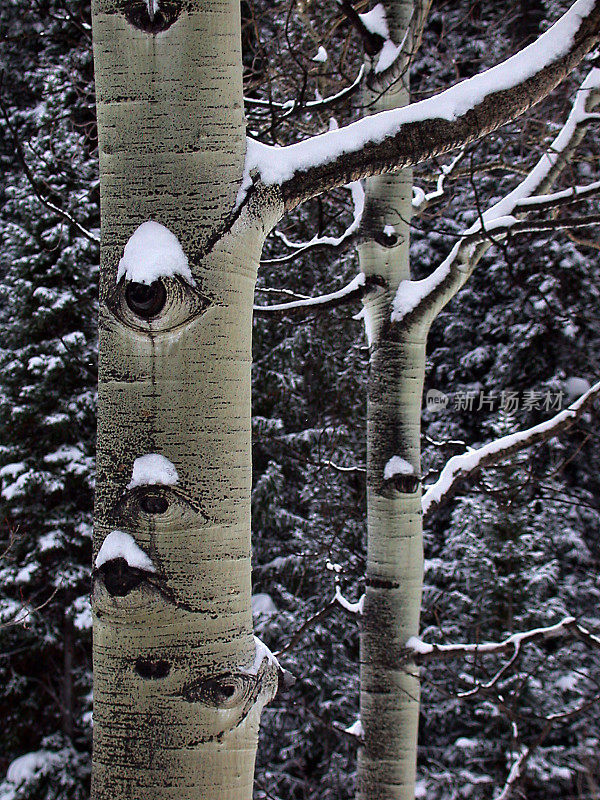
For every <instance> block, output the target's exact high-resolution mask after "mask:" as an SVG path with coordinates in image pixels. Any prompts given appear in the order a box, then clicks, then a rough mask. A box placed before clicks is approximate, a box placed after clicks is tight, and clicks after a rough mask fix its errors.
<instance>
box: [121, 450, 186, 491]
mask: <svg viewBox="0 0 600 800" xmlns="http://www.w3.org/2000/svg"><path fill="white" fill-rule="evenodd" d="M178 480H179V476H178V474H177V470H176V469H175V465H174V464H172V463H171V461H169V459H168V458H166V457H165V456H161V455H160V453H148V455H145V456H140V457H139V458H136V460H135V461H134V462H133V475H132V476H131V481H130V482H129V483H128V484H127V488H128V489H135V487H136V486H153V485H160V486H173V485H174V484H176V483H177V481H178Z"/></svg>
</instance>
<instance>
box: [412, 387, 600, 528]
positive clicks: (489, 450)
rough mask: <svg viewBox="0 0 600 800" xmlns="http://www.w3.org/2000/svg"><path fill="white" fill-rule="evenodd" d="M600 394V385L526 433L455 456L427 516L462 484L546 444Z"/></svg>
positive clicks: (431, 494) (433, 491)
mask: <svg viewBox="0 0 600 800" xmlns="http://www.w3.org/2000/svg"><path fill="white" fill-rule="evenodd" d="M599 394H600V381H599V382H598V383H596V384H594V385H593V386H592V387H591V388H590V389H588V391H587V392H585V394H583V395H582V396H581V397H580V398H579V399H578V400H576V401H575V402H574V403H571V405H570V406H569V407H568V408H565V409H564V410H563V411H560V412H559V413H558V414H556V415H555V416H554V417H551V418H550V419H548V420H545V422H540V424H539V425H534V426H533V427H532V428H528V429H527V430H524V431H517V432H516V433H511V434H509V435H508V436H502V437H501V438H500V439H496V440H495V441H494V442H490V443H489V444H486V445H484V446H483V447H479V448H478V449H476V450H469V451H468V452H466V453H462V454H461V455H457V456H453V457H452V458H451V459H450V460H449V461H448V462H447V464H446V465H445V467H444V468H443V470H442V472H441V474H440V477H439V478H438V479H437V481H436V482H435V483H434V484H432V485H431V486H429V487H427V489H426V491H425V493H424V495H423V500H422V505H423V516H427V515H428V514H430V513H431V512H432V511H434V510H435V509H437V508H439V507H440V506H442V505H444V503H446V502H447V501H448V500H449V499H450V498H451V497H453V496H454V494H455V493H456V490H457V488H458V486H459V484H460V482H461V481H463V480H465V479H467V478H469V477H471V476H472V475H474V474H476V473H477V472H479V470H481V469H483V468H484V467H490V466H493V465H494V464H498V463H499V462H500V461H502V460H503V459H505V458H508V456H510V455H512V454H513V453H516V452H518V451H519V450H523V449H524V448H526V447H531V446H532V445H534V444H539V443H540V442H545V441H546V440H548V439H551V438H552V437H553V436H556V435H557V434H558V433H561V432H562V431H564V430H566V429H567V428H569V427H570V426H571V425H573V423H574V422H576V421H577V420H578V419H579V418H580V417H581V416H582V414H584V412H585V411H586V410H587V408H588V407H589V406H590V405H591V404H592V403H593V401H594V400H595V399H596V397H598V395H599Z"/></svg>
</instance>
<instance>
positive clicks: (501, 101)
mask: <svg viewBox="0 0 600 800" xmlns="http://www.w3.org/2000/svg"><path fill="white" fill-rule="evenodd" d="M599 40H600V0H577V1H576V2H575V3H574V4H573V5H572V6H571V8H570V9H569V10H568V11H567V12H566V13H565V14H564V15H563V16H562V17H561V18H560V19H559V20H558V21H557V22H556V23H555V24H554V25H553V26H552V27H551V28H550V29H549V30H548V31H546V32H545V33H544V34H542V35H541V36H540V37H539V39H537V41H535V42H534V43H533V44H531V45H529V46H528V47H526V48H525V49H524V50H522V51H521V52H519V53H517V54H516V55H515V56H513V57H512V58H509V59H507V60H506V61H504V62H503V63H502V64H500V65H498V66H496V67H494V68H492V69H490V70H487V71H486V72H483V73H481V74H480V75H476V76H475V77H473V78H470V79H468V80H466V81H462V82H461V83H459V84H457V85H456V86H453V87H452V88H450V89H447V90H446V91H444V92H441V93H440V94H438V95H435V96H434V97H430V98H428V99H426V100H422V101H421V102H418V103H413V104H411V105H409V106H406V107H404V108H399V109H393V110H390V111H383V112H381V113H379V114H374V115H372V116H370V117H366V118H365V119H362V120H359V121H358V122H354V123H352V124H350V125H347V126H345V127H343V128H340V129H338V130H333V131H329V132H328V133H323V134H321V135H319V136H314V137H312V138H310V139H307V140H306V141H303V142H299V143H297V144H292V145H288V146H286V147H280V148H275V147H272V146H269V145H265V144H262V143H259V142H256V141H252V140H250V141H249V142H248V148H247V154H246V166H245V179H244V182H243V185H242V192H244V191H247V189H248V188H249V186H250V183H251V180H257V179H258V180H260V181H261V182H262V183H263V184H264V185H279V186H280V187H281V193H282V197H283V200H284V203H285V207H286V209H288V210H289V209H291V208H294V207H295V206H296V205H298V204H299V203H301V202H303V201H304V200H307V199H308V198H310V197H314V196H315V195H318V194H321V193H322V192H325V191H327V190H329V189H332V188H334V187H336V186H341V185H343V184H345V183H350V182H352V181H355V180H359V179H360V178H365V177H369V176H371V175H376V174H381V173H384V172H390V171H393V170H395V169H399V168H402V167H406V166H410V165H412V164H416V163H418V162H420V161H424V160H426V159H427V158H431V157H432V156H435V155H441V154H442V153H445V152H447V151H449V150H452V149H454V148H456V147H459V146H461V145H464V144H467V143H468V142H471V141H473V140H475V139H477V138H479V137H481V136H482V135H484V134H486V133H490V132H491V131H493V130H496V129H497V128H499V127H500V126H501V125H504V124H506V123H507V122H510V121H511V120H513V119H515V117H517V116H519V115H520V114H522V113H524V112H525V111H527V109H529V108H530V107H531V106H532V105H534V104H535V103H538V102H539V101H541V100H543V99H544V98H545V97H546V96H547V95H548V94H549V93H550V92H551V91H552V90H553V89H554V88H555V87H556V86H557V85H558V84H559V83H560V82H561V81H562V80H563V79H564V78H565V77H566V75H568V74H569V72H571V71H572V70H573V69H574V68H575V67H576V66H577V64H579V62H580V61H581V60H582V59H583V58H584V56H585V55H586V54H587V53H588V52H589V51H590V50H592V49H593V48H594V47H595V46H596V45H597V43H598V41H599Z"/></svg>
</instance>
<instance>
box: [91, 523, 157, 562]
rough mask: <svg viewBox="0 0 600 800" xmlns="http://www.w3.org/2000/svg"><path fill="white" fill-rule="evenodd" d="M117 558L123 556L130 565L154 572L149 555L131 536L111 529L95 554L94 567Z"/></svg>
mask: <svg viewBox="0 0 600 800" xmlns="http://www.w3.org/2000/svg"><path fill="white" fill-rule="evenodd" d="M117 558H124V559H125V561H126V562H127V564H128V565H129V566H130V567H135V568H136V569H143V570H144V571H145V572H156V569H155V568H154V564H153V563H152V560H151V559H150V556H148V555H147V554H146V553H144V551H143V550H142V548H141V547H140V546H139V545H138V544H136V542H135V539H134V538H133V536H131V535H130V534H128V533H125V532H124V531H112V532H111V533H109V534H108V536H107V537H106V539H105V540H104V541H103V542H102V547H101V548H100V550H99V552H98V555H97V556H96V562H95V564H96V569H100V567H101V566H102V565H103V564H106V563H107V562H108V561H114V560H115V559H117Z"/></svg>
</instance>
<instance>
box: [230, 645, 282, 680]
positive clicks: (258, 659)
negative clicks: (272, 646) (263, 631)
mask: <svg viewBox="0 0 600 800" xmlns="http://www.w3.org/2000/svg"><path fill="white" fill-rule="evenodd" d="M254 648H255V650H254V660H253V662H252V664H250V666H249V667H244V668H243V669H241V670H240V672H243V673H244V675H257V674H258V670H259V669H260V665H261V664H262V662H263V661H264V660H265V658H266V659H267V660H268V661H269V664H273V665H274V666H275V667H277V669H282V667H281V664H280V663H279V661H278V660H277V658H276V657H275V655H274V654H273V653H272V652H271V650H269V648H268V647H267V645H266V644H265V643H264V642H262V641H261V640H260V639H259V638H258V636H255V637H254Z"/></svg>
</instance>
